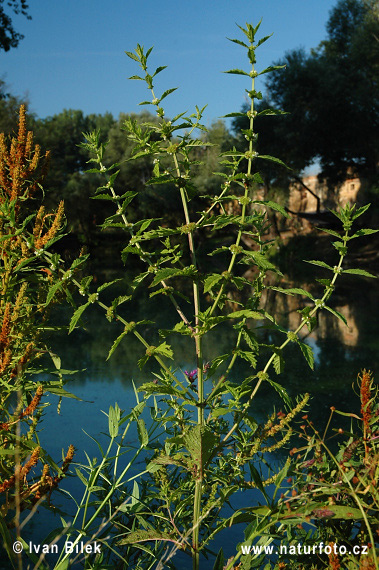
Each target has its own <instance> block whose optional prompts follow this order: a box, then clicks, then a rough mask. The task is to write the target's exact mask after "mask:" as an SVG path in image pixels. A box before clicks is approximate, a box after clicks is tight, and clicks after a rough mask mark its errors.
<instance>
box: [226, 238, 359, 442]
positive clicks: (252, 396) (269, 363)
mask: <svg viewBox="0 0 379 570" xmlns="http://www.w3.org/2000/svg"><path fill="white" fill-rule="evenodd" d="M342 239H343V245H344V246H346V243H347V241H348V230H346V231H345V235H344V237H343V238H342ZM345 255H346V254H345V253H341V255H340V259H339V262H338V265H337V267H336V269H335V272H334V276H333V279H332V281H331V283H330V285H329V286H327V287H326V288H325V293H324V295H323V296H322V298H321V299H320V301H319V303H318V304H317V305H315V306H314V307H313V309H312V310H311V311H310V313H309V315H308V316H307V317H304V318H303V319H302V320H301V322H300V324H299V326H298V327H297V329H296V330H295V331H294V334H295V335H297V334H298V333H299V332H300V331H301V329H302V328H303V327H304V326H305V325H306V324H307V322H308V320H309V318H311V317H313V316H315V314H316V313H317V311H318V310H319V309H320V308H322V307H323V306H324V303H325V301H326V300H327V298H328V297H329V295H330V291H331V290H332V289H333V287H334V283H335V282H336V279H337V276H338V275H339V274H340V270H341V267H342V262H343V260H344V258H345ZM289 342H292V341H291V339H290V338H287V339H286V340H285V341H284V342H283V343H282V344H281V345H280V347H279V351H282V350H283V348H285V347H286V346H287V344H288V343H289ZM275 356H276V353H275V352H274V353H273V354H272V355H271V357H270V358H269V360H268V361H267V363H266V366H265V367H264V369H263V370H262V371H261V373H260V378H259V380H258V382H257V383H256V385H255V387H254V390H253V391H252V392H251V394H250V396H249V398H248V400H247V402H246V404H245V406H244V408H243V410H242V411H241V412H240V414H239V416H238V420H237V421H236V422H235V423H234V424H233V426H232V428H231V429H230V430H229V432H228V433H227V434H226V436H225V437H224V439H223V440H222V443H225V442H226V441H227V440H228V439H229V437H230V436H231V435H232V434H233V433H234V432H235V430H236V429H237V427H238V425H239V423H240V421H241V419H242V418H243V416H244V415H245V413H246V411H247V409H248V408H249V406H250V403H251V401H252V400H253V398H254V396H255V394H256V393H257V392H258V390H259V387H260V385H261V384H262V382H263V381H264V380H265V375H266V374H267V371H268V369H269V368H270V366H271V364H272V362H273V360H274V358H275Z"/></svg>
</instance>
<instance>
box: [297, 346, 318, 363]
mask: <svg viewBox="0 0 379 570" xmlns="http://www.w3.org/2000/svg"><path fill="white" fill-rule="evenodd" d="M298 345H299V346H300V348H301V352H302V353H303V355H304V358H305V360H306V361H307V362H308V365H309V367H310V368H311V369H312V370H313V368H314V363H315V359H314V355H313V350H312V347H310V346H309V344H305V342H301V341H300V340H299V341H298Z"/></svg>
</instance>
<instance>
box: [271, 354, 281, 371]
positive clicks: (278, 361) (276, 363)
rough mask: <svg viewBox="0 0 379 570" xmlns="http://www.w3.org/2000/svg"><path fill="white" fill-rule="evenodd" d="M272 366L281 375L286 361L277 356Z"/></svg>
mask: <svg viewBox="0 0 379 570" xmlns="http://www.w3.org/2000/svg"><path fill="white" fill-rule="evenodd" d="M272 365H273V367H274V370H275V372H276V373H277V374H281V373H282V372H283V370H284V360H283V357H282V356H281V355H280V354H275V357H274V360H273V361H272Z"/></svg>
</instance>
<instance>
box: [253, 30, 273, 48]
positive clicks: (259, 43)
mask: <svg viewBox="0 0 379 570" xmlns="http://www.w3.org/2000/svg"><path fill="white" fill-rule="evenodd" d="M272 35H273V34H270V35H269V36H265V37H264V38H261V39H260V40H259V41H258V42H257V45H256V46H255V49H256V48H257V47H259V46H261V45H262V44H264V43H265V42H267V40H268V39H270V38H271V37H272Z"/></svg>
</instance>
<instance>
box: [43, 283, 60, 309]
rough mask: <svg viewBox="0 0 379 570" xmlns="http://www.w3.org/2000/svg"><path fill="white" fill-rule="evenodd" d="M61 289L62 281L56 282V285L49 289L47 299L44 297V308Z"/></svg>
mask: <svg viewBox="0 0 379 570" xmlns="http://www.w3.org/2000/svg"><path fill="white" fill-rule="evenodd" d="M62 287H63V282H62V281H58V283H55V284H54V285H53V286H52V287H50V289H49V291H48V293H47V297H46V303H45V306H47V305H48V304H49V303H50V301H52V299H53V297H54V295H55V294H56V293H57V292H58V291H59V289H61V288H62Z"/></svg>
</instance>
